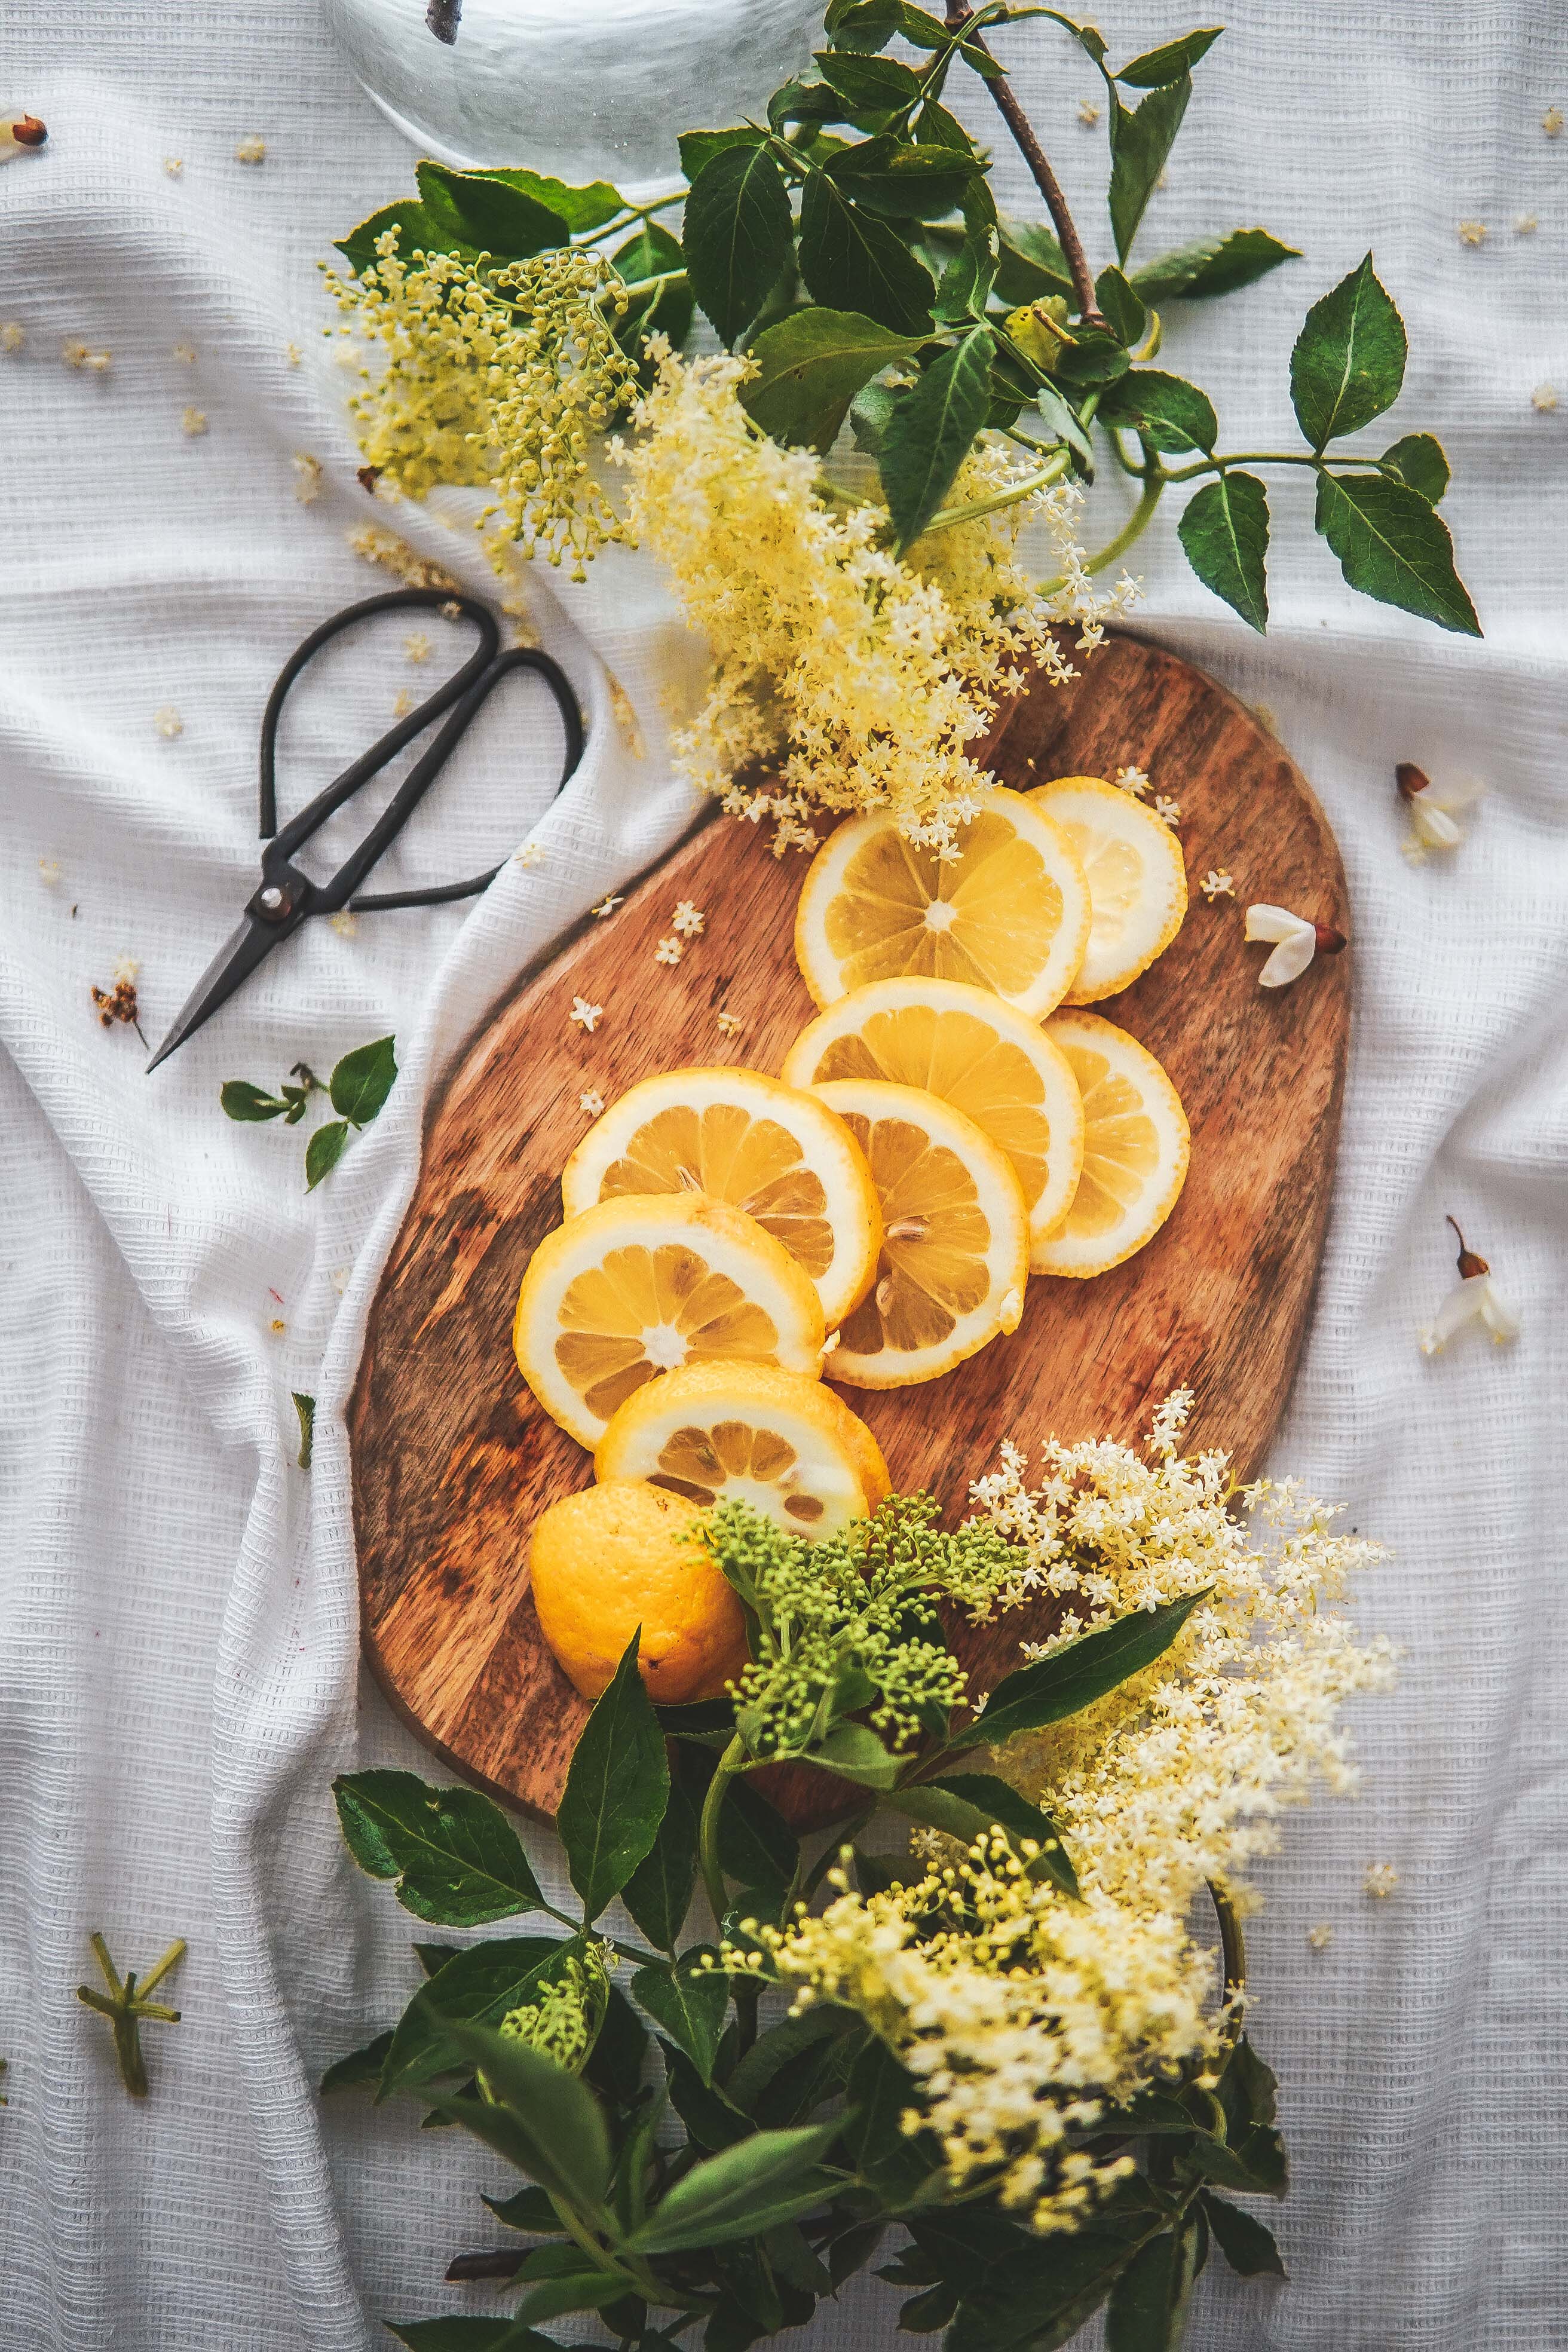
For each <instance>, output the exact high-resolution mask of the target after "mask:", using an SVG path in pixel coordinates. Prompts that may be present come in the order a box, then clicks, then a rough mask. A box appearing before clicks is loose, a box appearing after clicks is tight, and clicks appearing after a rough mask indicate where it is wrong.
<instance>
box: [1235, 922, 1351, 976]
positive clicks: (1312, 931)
mask: <svg viewBox="0 0 1568 2352" xmlns="http://www.w3.org/2000/svg"><path fill="white" fill-rule="evenodd" d="M1246 936H1247V939H1249V940H1272V941H1273V942H1274V952H1273V954H1272V955H1271V956H1269V957H1268V960H1267V961H1266V962H1265V963H1264V966H1263V969H1262V971H1260V972H1259V973H1258V986H1259V987H1260V988H1286V987H1288V986H1289V983H1290V982H1291V981H1293V980H1300V977H1301V974H1302V973H1303V972H1304V971H1306V969H1307V966H1308V965H1309V964H1310V962H1311V961H1312V958H1313V957H1314V956H1315V955H1338V954H1339V953H1340V952H1341V950H1342V948H1343V947H1344V945H1345V935H1344V933H1343V932H1342V931H1338V930H1335V929H1333V927H1332V925H1331V924H1329V923H1310V922H1309V921H1308V920H1307V919H1306V917H1305V916H1303V915H1293V914H1292V913H1291V912H1290V910H1289V908H1288V907H1269V906H1256V907H1248V908H1247V928H1246Z"/></svg>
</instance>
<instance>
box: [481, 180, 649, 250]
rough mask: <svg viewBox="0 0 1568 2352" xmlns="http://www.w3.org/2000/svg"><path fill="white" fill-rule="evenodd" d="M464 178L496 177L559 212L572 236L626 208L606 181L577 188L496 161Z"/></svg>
mask: <svg viewBox="0 0 1568 2352" xmlns="http://www.w3.org/2000/svg"><path fill="white" fill-rule="evenodd" d="M463 176H464V177H465V178H466V179H472V180H497V181H499V182H500V185H501V186H502V187H503V188H512V189H514V190H515V191H516V192H517V194H519V195H523V196H531V197H532V199H533V201H534V202H535V203H536V204H539V205H543V206H544V208H545V210H546V211H547V212H552V213H558V214H559V215H560V216H561V218H562V219H563V221H564V222H565V224H566V226H567V227H568V228H569V229H571V230H572V232H573V233H574V236H584V235H585V234H586V233H587V231H588V230H590V229H595V228H603V226H604V225H605V222H606V221H609V220H614V219H615V216H616V214H617V213H618V212H621V211H623V210H624V209H625V206H626V198H625V196H623V195H622V194H621V192H620V190H619V189H618V188H613V187H611V185H610V184H609V182H608V180H588V181H585V182H584V184H583V185H582V186H581V187H579V188H574V187H572V186H571V185H570V184H568V183H567V182H566V181H564V180H553V179H552V178H550V177H549V175H548V174H547V173H543V172H527V171H521V170H511V169H510V168H508V169H502V168H501V167H500V165H499V164H498V165H497V166H495V167H494V168H493V169H489V170H486V171H482V172H469V173H464V174H463Z"/></svg>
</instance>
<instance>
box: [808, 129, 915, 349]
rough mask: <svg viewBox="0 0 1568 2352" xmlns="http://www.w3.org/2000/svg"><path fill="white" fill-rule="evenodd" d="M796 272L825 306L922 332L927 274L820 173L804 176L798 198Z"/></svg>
mask: <svg viewBox="0 0 1568 2352" xmlns="http://www.w3.org/2000/svg"><path fill="white" fill-rule="evenodd" d="M800 270H801V276H802V277H803V278H805V283H806V286H807V288H808V289H810V292H811V293H812V295H813V296H814V297H815V299H816V300H817V301H818V302H821V303H825V304H826V305H827V306H828V307H829V308H830V309H834V310H858V311H860V312H861V313H862V314H863V315H864V316H865V317H866V318H868V319H874V320H877V322H878V323H879V325H880V326H884V327H890V328H891V329H892V331H893V332H894V333H895V334H899V335H919V334H924V333H926V332H928V331H929V330H930V327H931V302H932V300H933V299H934V297H935V293H936V288H935V284H934V282H933V280H932V278H931V272H930V271H929V270H928V269H926V268H924V267H923V266H922V265H921V263H920V262H918V261H917V260H916V259H915V257H914V256H913V254H911V253H910V249H909V247H908V246H907V245H905V243H904V241H903V239H902V238H901V237H900V236H899V235H898V234H897V232H896V231H895V230H893V229H892V228H890V227H889V225H888V223H887V222H886V221H883V220H879V219H878V217H877V215H875V213H870V212H865V211H863V210H862V209H861V207H860V206H859V205H856V204H851V203H850V201H849V199H848V197H847V194H845V192H844V190H843V189H842V188H840V187H839V186H838V184H837V182H836V181H834V180H832V179H830V178H829V177H828V174H827V173H826V172H824V171H820V170H816V171H812V172H811V173H808V174H807V177H806V183H805V195H804V196H803V197H802V199H801V208H800Z"/></svg>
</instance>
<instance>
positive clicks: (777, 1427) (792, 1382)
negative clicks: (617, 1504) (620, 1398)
mask: <svg viewBox="0 0 1568 2352" xmlns="http://www.w3.org/2000/svg"><path fill="white" fill-rule="evenodd" d="M594 1468H595V1472H596V1473H597V1475H599V1476H600V1477H601V1478H646V1479H647V1480H649V1481H650V1482H651V1483H652V1484H653V1485H654V1486H660V1487H666V1488H668V1490H669V1492H670V1493H672V1494H676V1495H680V1496H685V1498H686V1499H687V1501H689V1502H690V1503H694V1504H697V1505H699V1506H700V1507H707V1506H709V1505H710V1504H713V1503H716V1502H718V1501H720V1500H721V1499H723V1498H728V1499H730V1500H731V1501H738V1502H743V1503H750V1504H752V1506H753V1507H754V1508H755V1509H757V1510H759V1511H765V1512H766V1513H767V1514H768V1516H769V1517H770V1518H773V1519H776V1520H777V1521H778V1524H779V1526H780V1527H782V1528H787V1529H788V1530H789V1532H790V1533H791V1534H792V1535H797V1536H826V1535H836V1534H837V1531H838V1529H839V1528H842V1527H843V1526H845V1525H846V1523H847V1521H848V1520H850V1519H858V1518H863V1517H865V1515H866V1514H867V1512H868V1511H870V1510H873V1509H875V1507H876V1506H877V1505H878V1504H879V1502H880V1501H881V1500H882V1497H883V1496H884V1495H886V1493H887V1492H888V1465H887V1464H886V1463H885V1462H884V1461H883V1459H882V1455H881V1450H880V1448H879V1445H878V1444H877V1441H876V1439H875V1438H874V1437H873V1436H872V1434H871V1433H870V1431H869V1430H868V1428H867V1426H866V1424H865V1423H864V1422H863V1421H861V1420H859V1419H858V1417H857V1415H856V1414H854V1413H852V1412H850V1410H849V1408H848V1406H847V1404H846V1403H845V1402H844V1401H843V1399H842V1398H841V1397H837V1396H835V1395H834V1393H833V1391H832V1390H831V1389H828V1388H824V1387H823V1385H822V1383H821V1381H812V1380H806V1379H805V1378H804V1377H803V1376H802V1375H801V1374H800V1373H799V1372H788V1371H785V1370H783V1368H782V1367H781V1366H779V1365H777V1364H749V1363H742V1362H728V1363H727V1362H724V1361H722V1360H719V1359H714V1360H708V1361H704V1362H702V1363H696V1364H688V1365H687V1366H686V1367H685V1369H684V1370H681V1371H679V1372H666V1374H665V1375H664V1377H663V1379H662V1380H658V1381H648V1382H647V1386H646V1387H645V1388H640V1389H637V1391H635V1392H634V1393H633V1394H632V1395H631V1396H629V1397H628V1398H627V1399H626V1402H625V1404H624V1405H622V1407H621V1409H620V1411H619V1412H617V1413H616V1416H615V1419H614V1420H613V1421H612V1422H611V1423H610V1425H609V1427H608V1429H606V1430H605V1433H604V1435H603V1437H601V1439H600V1440H599V1444H598V1447H597V1450H596V1451H595V1455H594ZM623 1646H624V1645H623Z"/></svg>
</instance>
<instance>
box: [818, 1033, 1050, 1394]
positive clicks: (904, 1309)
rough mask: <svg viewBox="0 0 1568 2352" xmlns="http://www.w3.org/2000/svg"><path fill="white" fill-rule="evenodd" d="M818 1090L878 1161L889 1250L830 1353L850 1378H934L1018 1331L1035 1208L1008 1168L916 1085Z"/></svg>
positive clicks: (839, 1377)
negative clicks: (989, 1343) (1002, 1334)
mask: <svg viewBox="0 0 1568 2352" xmlns="http://www.w3.org/2000/svg"><path fill="white" fill-rule="evenodd" d="M817 1092H818V1093H819V1094H820V1095H821V1097H822V1099H823V1101H824V1102H825V1103H826V1104H827V1106H828V1108H830V1109H832V1110H836V1111H837V1113H838V1116H839V1118H841V1119H842V1120H843V1121H844V1123H845V1125H846V1126H847V1128H848V1129H849V1131H850V1133H851V1134H852V1135H853V1136H854V1138H855V1139H856V1141H857V1142H858V1144H859V1146H860V1149H861V1150H862V1151H864V1153H865V1154H866V1158H867V1160H868V1161H869V1163H870V1169H871V1181H872V1182H873V1183H874V1184H875V1185H876V1187H877V1195H878V1198H879V1201H880V1202H881V1204H882V1228H883V1231H882V1251H881V1255H880V1257H879V1260H878V1265H877V1278H876V1280H875V1282H874V1283H873V1284H872V1286H871V1288H870V1290H869V1292H868V1295H867V1297H865V1298H864V1299H863V1300H862V1301H861V1303H860V1305H859V1306H858V1307H856V1309H855V1311H854V1313H853V1314H852V1315H849V1316H847V1317H846V1318H845V1320H844V1322H843V1323H842V1324H841V1325H840V1326H839V1331H838V1345H837V1348H836V1349H834V1350H833V1352H832V1354H831V1355H830V1356H829V1358H828V1360H827V1370H828V1371H829V1372H830V1373H831V1374H832V1377H833V1378H834V1379H835V1380H836V1381H846V1382H847V1384H848V1385H849V1387H851V1388H863V1389H901V1388H908V1387H910V1385H911V1383H912V1382H914V1381H933V1380H935V1379H936V1378H937V1376H938V1374H939V1373H941V1372H946V1371H951V1370H952V1367H953V1365H954V1364H961V1363H962V1362H963V1360H964V1358H965V1357H966V1356H973V1354H974V1352H975V1350H976V1349H980V1348H984V1345H985V1343H986V1341H987V1340H988V1339H994V1338H995V1337H996V1335H997V1333H998V1332H999V1331H1014V1330H1016V1328H1017V1327H1018V1318H1019V1317H1020V1315H1022V1313H1023V1311H1024V1286H1025V1284H1026V1282H1027V1280H1028V1275H1029V1213H1028V1210H1027V1209H1026V1206H1025V1204H1024V1192H1023V1187H1022V1186H1021V1185H1020V1183H1019V1181H1018V1179H1017V1178H1016V1175H1015V1174H1014V1173H1013V1170H1012V1167H1011V1166H1010V1164H1009V1162H1008V1161H1007V1160H1006V1159H1005V1157H1004V1155H1003V1154H1002V1152H1001V1151H1000V1150H998V1149H997V1147H996V1145H995V1144H994V1143H993V1142H992V1140H991V1139H990V1137H989V1136H988V1135H986V1134H985V1133H984V1131H983V1130H982V1129H980V1128H978V1127H976V1125H975V1123H974V1121H973V1119H972V1118H965V1117H964V1115H963V1111H961V1110H954V1108H953V1107H952V1104H951V1103H945V1102H943V1101H942V1097H941V1096H940V1095H931V1094H927V1093H925V1092H924V1091H923V1089H922V1088H921V1087H897V1086H889V1085H888V1084H887V1083H886V1082H885V1081H884V1080H882V1079H878V1078H837V1079H834V1080H833V1081H832V1082H831V1083H829V1084H827V1085H825V1086H822V1087H818V1088H817Z"/></svg>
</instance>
